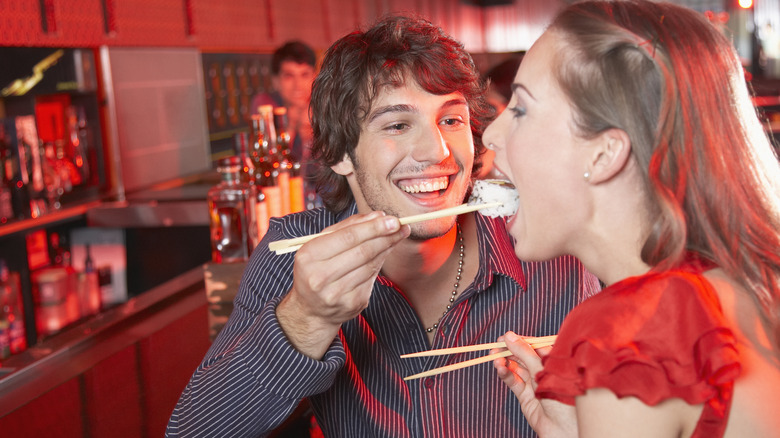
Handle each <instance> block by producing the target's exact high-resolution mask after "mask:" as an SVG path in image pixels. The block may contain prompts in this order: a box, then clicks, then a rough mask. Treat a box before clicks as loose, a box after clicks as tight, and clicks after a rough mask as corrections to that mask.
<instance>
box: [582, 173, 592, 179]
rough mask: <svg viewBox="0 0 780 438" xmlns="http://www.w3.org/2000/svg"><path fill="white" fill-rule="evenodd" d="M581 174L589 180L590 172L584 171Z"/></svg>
mask: <svg viewBox="0 0 780 438" xmlns="http://www.w3.org/2000/svg"><path fill="white" fill-rule="evenodd" d="M583 176H584V177H585V180H589V179H590V172H587V171H586V172H585V174H584V175H583Z"/></svg>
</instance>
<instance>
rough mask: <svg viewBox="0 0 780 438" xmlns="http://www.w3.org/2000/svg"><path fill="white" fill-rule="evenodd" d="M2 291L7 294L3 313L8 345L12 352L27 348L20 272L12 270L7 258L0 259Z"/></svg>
mask: <svg viewBox="0 0 780 438" xmlns="http://www.w3.org/2000/svg"><path fill="white" fill-rule="evenodd" d="M0 291H3V294H4V295H5V299H4V300H3V302H4V308H3V313H4V314H5V318H6V320H7V322H8V346H9V349H10V352H11V354H16V353H20V352H22V351H24V350H26V349H27V337H26V336H25V329H24V309H23V307H22V296H21V291H22V287H21V281H20V278H19V273H18V272H11V271H10V270H9V269H8V265H6V263H5V260H0Z"/></svg>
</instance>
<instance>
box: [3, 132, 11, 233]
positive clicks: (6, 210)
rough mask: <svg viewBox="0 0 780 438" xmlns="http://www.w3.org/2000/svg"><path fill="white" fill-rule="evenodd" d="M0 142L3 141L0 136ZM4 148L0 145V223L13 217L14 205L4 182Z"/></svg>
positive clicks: (6, 221)
mask: <svg viewBox="0 0 780 438" xmlns="http://www.w3.org/2000/svg"><path fill="white" fill-rule="evenodd" d="M0 142H3V139H2V137H0ZM4 151H5V148H3V147H2V145H0V174H1V175H2V176H0V181H2V184H0V224H5V223H8V221H10V220H12V219H13V218H14V206H13V201H12V198H11V190H9V189H8V186H7V185H6V183H5V160H6V158H5V153H4Z"/></svg>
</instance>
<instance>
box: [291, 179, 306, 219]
mask: <svg viewBox="0 0 780 438" xmlns="http://www.w3.org/2000/svg"><path fill="white" fill-rule="evenodd" d="M305 208H306V205H305V201H304V199H303V177H302V176H294V177H292V178H290V213H297V212H299V211H303V210H304V209H305Z"/></svg>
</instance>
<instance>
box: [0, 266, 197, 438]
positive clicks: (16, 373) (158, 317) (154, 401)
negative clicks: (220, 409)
mask: <svg viewBox="0 0 780 438" xmlns="http://www.w3.org/2000/svg"><path fill="white" fill-rule="evenodd" d="M207 314H208V303H207V297H206V292H205V286H204V276H203V267H202V266H199V267H197V268H193V269H191V270H189V271H187V272H184V273H182V274H180V275H178V276H176V277H174V278H173V279H171V280H169V281H167V282H165V283H163V284H161V285H159V286H157V287H154V288H152V289H151V290H149V291H147V292H145V293H143V294H140V295H139V296H137V297H134V298H131V299H130V300H128V301H127V302H125V303H123V304H121V305H117V306H115V307H113V308H110V309H107V310H105V311H104V312H102V313H100V314H99V315H96V316H94V317H92V318H90V319H87V320H85V321H84V322H82V323H80V324H78V325H75V326H73V327H71V328H68V329H66V330H65V331H63V332H61V333H58V334H57V335H55V336H53V337H52V338H50V339H49V340H45V341H43V342H40V343H38V344H36V345H33V346H31V347H30V348H29V349H28V350H27V351H25V352H23V353H20V354H18V355H15V356H12V357H11V358H9V359H8V360H7V361H5V362H3V368H2V370H1V371H2V373H3V375H2V376H1V377H0V430H3V432H4V435H5V436H45V435H46V434H47V433H50V432H51V431H54V430H56V431H57V435H58V436H93V437H95V436H114V437H116V436H162V434H163V432H164V429H165V424H166V423H167V420H168V417H169V416H170V412H171V411H172V409H173V406H174V405H175V403H176V400H177V399H178V396H179V394H180V392H181V390H182V389H183V388H184V385H186V382H187V380H188V379H189V376H190V375H191V374H192V372H193V370H194V369H195V367H196V366H197V364H198V363H199V362H200V359H201V358H202V357H203V355H204V354H205V352H206V350H207V349H208V346H209V344H210V341H209V333H208V317H207ZM10 432H15V433H10Z"/></svg>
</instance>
